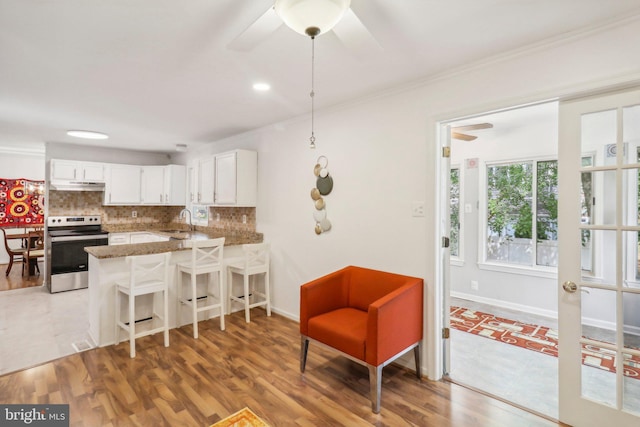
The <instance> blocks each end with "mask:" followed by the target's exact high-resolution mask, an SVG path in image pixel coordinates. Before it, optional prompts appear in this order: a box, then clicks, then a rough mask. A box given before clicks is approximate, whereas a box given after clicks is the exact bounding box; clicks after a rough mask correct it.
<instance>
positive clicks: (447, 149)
mask: <svg viewBox="0 0 640 427" xmlns="http://www.w3.org/2000/svg"><path fill="white" fill-rule="evenodd" d="M442 157H447V158H448V157H451V147H442Z"/></svg>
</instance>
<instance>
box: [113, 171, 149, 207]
mask: <svg viewBox="0 0 640 427" xmlns="http://www.w3.org/2000/svg"><path fill="white" fill-rule="evenodd" d="M141 184H142V167H141V166H134V165H118V164H111V165H109V167H108V168H107V182H106V185H105V192H104V204H105V205H139V204H140V200H141Z"/></svg>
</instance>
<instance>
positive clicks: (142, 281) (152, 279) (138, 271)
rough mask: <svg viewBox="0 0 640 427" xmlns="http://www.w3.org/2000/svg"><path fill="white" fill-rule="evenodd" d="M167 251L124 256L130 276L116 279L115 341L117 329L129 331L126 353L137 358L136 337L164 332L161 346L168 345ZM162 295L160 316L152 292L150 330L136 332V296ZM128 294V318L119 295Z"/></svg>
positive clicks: (118, 335)
mask: <svg viewBox="0 0 640 427" xmlns="http://www.w3.org/2000/svg"><path fill="white" fill-rule="evenodd" d="M170 256H171V253H170V252H166V253H161V254H153V255H137V256H128V257H126V258H125V259H126V262H127V264H128V265H129V278H128V279H127V280H123V281H118V282H116V318H115V320H116V325H115V327H116V344H119V343H120V329H124V330H125V331H127V332H128V333H129V355H130V356H131V358H134V357H136V343H135V340H136V338H140V337H144V336H147V335H153V334H155V333H157V332H164V346H165V347H169V257H170ZM149 294H161V297H162V305H163V311H162V315H160V314H159V313H157V310H156V300H157V298H156V295H153V307H152V316H151V319H150V320H151V325H152V327H151V329H147V330H143V331H138V332H136V310H135V307H136V304H135V299H136V297H138V296H141V295H149ZM122 295H127V296H128V313H129V314H128V316H127V321H126V322H125V321H123V320H122V318H121V314H120V312H121V307H120V304H121V297H122ZM157 320H161V321H162V322H161V324H160V325H159V326H156V327H153V324H154V323H157Z"/></svg>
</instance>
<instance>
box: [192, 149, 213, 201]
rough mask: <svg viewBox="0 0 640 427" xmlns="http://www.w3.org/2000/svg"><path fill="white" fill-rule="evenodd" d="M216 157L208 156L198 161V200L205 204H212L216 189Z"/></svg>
mask: <svg viewBox="0 0 640 427" xmlns="http://www.w3.org/2000/svg"><path fill="white" fill-rule="evenodd" d="M215 165H216V163H215V157H213V156H208V157H205V158H202V159H200V160H199V162H198V179H197V190H198V191H197V192H196V194H197V195H196V202H197V203H201V204H203V205H212V204H213V202H214V191H215V179H216V177H215V170H216V166H215Z"/></svg>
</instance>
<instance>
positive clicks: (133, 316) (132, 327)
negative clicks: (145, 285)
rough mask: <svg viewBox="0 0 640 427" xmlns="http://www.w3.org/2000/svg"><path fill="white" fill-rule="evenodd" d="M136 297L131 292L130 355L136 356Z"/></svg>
mask: <svg viewBox="0 0 640 427" xmlns="http://www.w3.org/2000/svg"><path fill="white" fill-rule="evenodd" d="M135 307H136V297H135V296H133V295H131V294H129V355H130V356H131V358H132V359H133V358H134V357H136V338H135V337H136V314H135Z"/></svg>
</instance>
